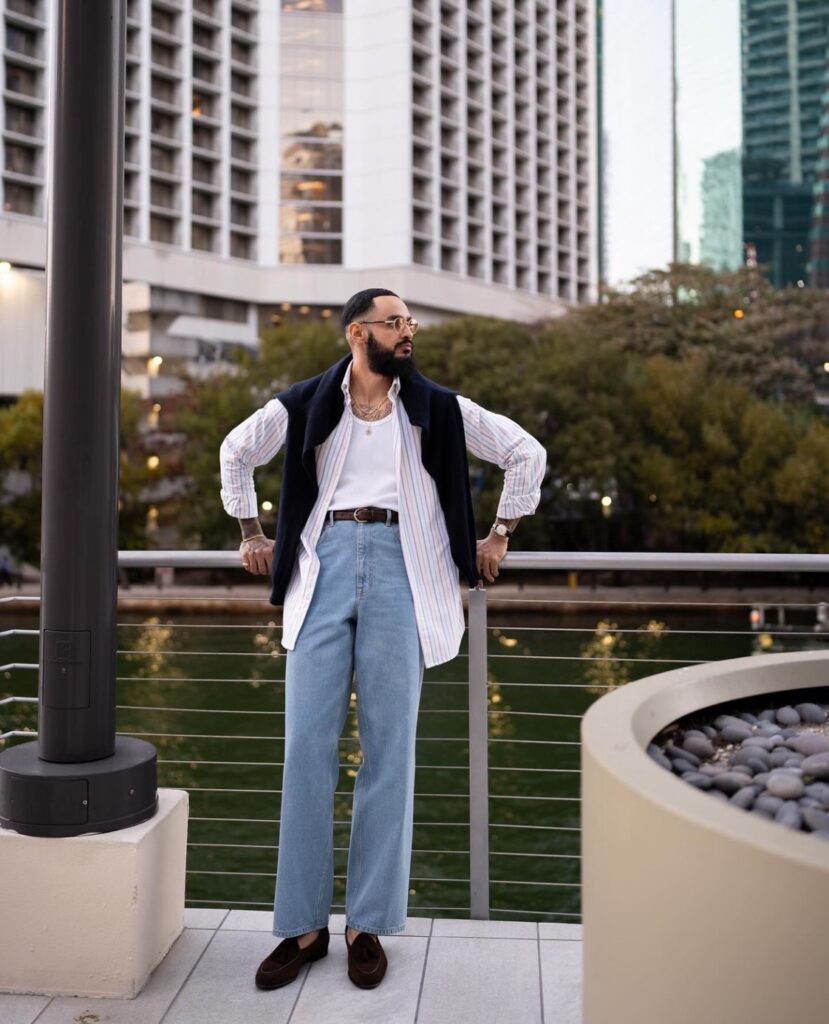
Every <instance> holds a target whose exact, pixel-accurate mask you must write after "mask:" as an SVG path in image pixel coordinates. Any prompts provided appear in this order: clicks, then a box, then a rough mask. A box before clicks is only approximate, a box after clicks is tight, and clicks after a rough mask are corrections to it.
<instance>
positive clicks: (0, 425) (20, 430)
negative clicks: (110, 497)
mask: <svg viewBox="0 0 829 1024" xmlns="http://www.w3.org/2000/svg"><path fill="white" fill-rule="evenodd" d="M140 418H141V400H140V397H139V396H138V395H136V394H135V393H133V392H130V391H122V392H121V422H120V436H119V460H120V464H119V515H118V545H119V548H121V549H124V550H126V549H129V548H144V547H146V546H147V545H146V521H147V509H148V507H149V501H148V500H147V498H146V494H145V491H146V488H147V485H148V483H149V482H150V476H149V474H148V471H147V468H146V462H145V458H144V455H143V449H142V441H141V436H140V433H139V430H138V424H139V421H140ZM42 451H43V393H42V392H40V391H35V390H29V391H24V392H23V394H21V395H20V397H19V398H18V400H17V401H16V402H15V403H14V404H13V405H8V406H5V407H4V408H2V409H0V542H1V543H3V544H5V545H6V546H7V547H8V548H9V550H10V552H11V554H12V556H13V557H14V558H15V559H17V560H18V561H21V562H28V563H30V564H32V565H39V564H40V524H41V501H42V482H43V458H42ZM78 486H79V487H80V486H83V481H78Z"/></svg>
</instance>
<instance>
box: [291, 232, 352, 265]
mask: <svg viewBox="0 0 829 1024" xmlns="http://www.w3.org/2000/svg"><path fill="white" fill-rule="evenodd" d="M279 258H280V260H281V262H282V263H342V260H343V243H342V239H341V238H307V237H304V236H302V235H283V236H282V240H281V243H280V246H279Z"/></svg>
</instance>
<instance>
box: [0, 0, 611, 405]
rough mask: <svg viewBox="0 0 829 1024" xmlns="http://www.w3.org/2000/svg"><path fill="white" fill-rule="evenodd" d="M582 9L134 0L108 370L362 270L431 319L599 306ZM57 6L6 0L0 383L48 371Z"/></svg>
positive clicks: (218, 341) (186, 345)
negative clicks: (118, 286) (119, 310)
mask: <svg viewBox="0 0 829 1024" xmlns="http://www.w3.org/2000/svg"><path fill="white" fill-rule="evenodd" d="M593 11H594V7H593V4H592V3H590V0H466V2H463V3H462V2H458V0H411V2H410V3H408V4H398V5H392V4H388V3H386V2H384V0H259V2H256V0H128V2H127V16H128V20H127V69H126V108H125V175H124V258H123V273H124V281H125V289H124V346H123V349H124V374H125V376H124V383H125V385H127V386H129V387H133V388H136V389H137V390H140V391H141V392H142V393H143V394H144V395H145V397H146V398H148V399H150V400H153V401H154V400H156V399H161V398H163V396H164V395H165V394H166V393H169V392H170V391H171V390H173V391H174V390H175V388H176V385H175V382H174V380H173V379H172V373H173V372H174V370H175V366H176V364H177V363H180V362H185V363H187V364H188V365H190V366H192V364H193V363H196V364H204V365H205V366H209V365H210V364H212V363H214V362H217V361H218V362H221V361H222V359H223V356H224V355H225V354H226V352H227V347H228V346H233V345H245V346H249V347H255V345H256V343H257V337H258V331H259V329H260V328H261V327H262V326H267V325H268V324H269V323H272V322H278V321H279V319H280V317H284V316H286V315H288V316H296V317H303V316H304V317H322V318H327V317H330V316H333V317H336V316H337V314H338V312H339V308H340V306H341V305H342V303H343V302H344V301H345V299H346V298H347V297H348V296H349V295H350V294H352V293H353V292H355V291H357V290H358V289H360V288H363V287H370V286H374V285H382V286H385V287H389V288H392V289H393V290H395V291H397V292H398V293H399V294H401V295H402V296H403V298H404V299H406V301H407V302H408V304H409V307H410V309H411V310H412V312H413V314H414V315H415V316H417V317H418V318H419V319H420V320H421V321H422V322H425V323H430V322H435V321H438V320H441V319H445V318H447V317H451V316H456V315H459V314H465V313H480V314H486V315H493V316H501V317H506V318H512V319H515V320H519V321H532V320H536V319H540V318H546V317H551V316H556V315H559V314H561V313H562V312H564V311H565V310H566V309H567V308H568V307H570V306H572V305H575V304H579V303H586V302H590V301H593V300H594V298H595V295H596V280H597V264H596V201H595V195H596V167H595V164H596V161H595V121H596V118H595V84H594V77H595V75H594V72H595V66H594V49H595V45H594V29H595V22H594V13H593ZM54 17H55V6H54V2H53V0H0V22H2V26H3V31H4V39H5V45H4V48H3V50H2V53H0V74H2V78H3V84H4V90H3V93H2V99H1V100H0V137H1V138H2V150H3V161H2V177H1V178H0V195H2V210H0V261H7V262H8V263H9V264H11V267H10V268H6V269H7V272H6V273H0V302H2V306H0V396H2V395H6V396H9V395H13V394H16V393H19V391H20V390H22V388H23V387H24V386H34V387H40V386H42V372H43V371H42V342H43V329H44V323H45V310H44V304H45V290H44V287H43V279H44V269H45V258H46V214H47V208H48V152H47V151H48V134H49V120H50V110H49V105H50V96H51V91H52V83H51V80H50V77H51V76H50V70H51V65H52V64H53V60H52V59H51V53H52V46H53V42H54V41H53V38H52V27H53V22H54ZM2 269H3V268H2V263H0V270H2ZM23 339H25V349H26V353H25V355H24V356H20V357H15V356H13V355H12V354H10V353H11V352H12V351H13V350H16V349H19V348H21V346H22V345H23V344H24V341H23ZM38 346H40V350H41V351H40V353H38V351H37V350H38ZM168 374H170V375H171V379H169V380H166V381H165V377H167V376H168ZM27 378H28V379H27Z"/></svg>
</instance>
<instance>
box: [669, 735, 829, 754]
mask: <svg viewBox="0 0 829 1024" xmlns="http://www.w3.org/2000/svg"><path fill="white" fill-rule="evenodd" d="M682 749H683V750H685V751H688V752H689V753H691V754H695V755H696V756H697V757H713V756H714V744H713V743H712V742H711V740H709V739H708V737H707V736H699V735H697V736H686V737H685V739H684V741H683V743H682ZM827 749H829V746H827ZM809 753H812V754H814V753H817V751H815V750H812V751H809Z"/></svg>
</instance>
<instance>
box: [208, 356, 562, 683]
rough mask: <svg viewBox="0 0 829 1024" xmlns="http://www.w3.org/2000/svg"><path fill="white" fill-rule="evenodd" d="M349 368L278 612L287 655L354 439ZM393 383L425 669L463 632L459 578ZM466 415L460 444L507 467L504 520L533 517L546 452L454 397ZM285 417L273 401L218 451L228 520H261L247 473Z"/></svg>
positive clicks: (500, 419) (273, 449)
mask: <svg viewBox="0 0 829 1024" xmlns="http://www.w3.org/2000/svg"><path fill="white" fill-rule="evenodd" d="M351 366H352V364H351V363H349V364H348V367H347V368H346V371H345V376H344V377H343V382H342V390H343V393H344V396H345V407H344V409H343V415H342V416H341V417H340V420H339V422H338V424H337V426H336V427H335V428H334V430H333V431H332V432H331V433H330V434H329V435H328V437H327V438H326V439H325V441H324V442H323V443H322V444H320V445H318V446H317V448H316V468H317V481H318V486H319V492H318V495H317V500H316V502H315V503H314V506H313V508H312V510H311V514H310V515H309V517H308V520H307V522H306V524H305V527H304V528H303V531H302V535H301V537H300V543H299V547H298V550H297V559H296V563H295V565H294V568H293V572H292V575H291V579H290V582H289V584H288V589H287V592H286V594H285V603H284V605H283V613H282V646H283V647H285V648H286V649H287V650H293V648H294V644H295V643H296V638H297V636H298V635H299V631H300V628H301V626H302V623H303V620H304V619H305V614H306V612H307V611H308V607H309V606H310V604H311V598H312V597H313V594H314V587H315V585H316V581H317V576H318V574H319V558H318V557H317V554H316V545H317V540H318V539H319V536H320V533H321V532H322V526H323V522H324V520H325V513H326V512H327V511H328V508H329V505H330V503H331V498H332V496H333V494H334V491H335V489H336V486H337V481H338V480H339V478H340V473H341V472H342V467H343V463H344V461H345V457H346V453H347V452H348V444H349V440H350V438H351V428H352V417H351V416H350V415H349V409H350V406H351V392H350V389H349V382H350V380H351ZM399 391H400V379H399V378H398V377H395V378H394V380H393V381H392V385H391V387H390V388H389V391H388V397H389V399H390V400H391V403H392V430H393V442H394V458H395V470H396V474H397V490H398V510H399V522H400V542H401V546H402V549H403V561H404V563H405V566H406V574H407V576H408V579H409V585H410V587H411V591H412V598H413V601H414V610H415V619H416V622H417V630H418V636H419V637H420V644H421V647H422V648H423V659H424V664H425V666H426V667H427V668H430V667H431V666H433V665H439V664H441V662H444V661H449V660H450V659H451V658H454V657H455V656H456V655H457V653H458V649H459V647H460V643H461V638H462V637H463V632H464V616H463V604H462V601H461V592H460V578H459V574H458V569H457V566H456V565H455V563H454V561H453V559H452V555H451V552H450V549H449V535H448V532H447V529H446V522H445V519H444V516H443V510H442V509H441V506H440V501H439V499H438V493H437V488H436V486H435V482H434V480H433V479H432V477H431V476H430V475H429V473H428V472H427V471H426V470H425V469H424V467H423V464H422V462H421V458H420V455H421V448H420V434H421V428H420V427H417V426H414V425H413V424H412V423H410V422H409V418H408V416H407V415H406V410H405V408H404V407H403V404H402V402H399V401H398V393H399ZM457 400H458V404H459V406H460V410H461V414H462V417H463V426H464V434H465V437H466V447H467V450H468V451H470V452H471V453H472V454H473V455H475V456H477V457H478V458H481V459H484V460H486V461H487V462H494V463H495V464H497V465H498V466H499V467H500V468H501V469H503V470H504V486H503V490H502V492H501V498H500V501H499V503H498V515H499V516H500V517H501V518H502V519H515V518H517V517H519V516H527V515H531V514H532V513H533V512H535V510H536V508H537V507H538V502H539V500H540V497H541V480H542V477H543V476H544V469H545V466H546V452H545V451H544V448H543V447H542V445H540V444H539V443H538V441H536V440H535V438H533V437H532V436H531V435H530V434H528V433H527V431H526V430H524V429H523V428H522V427H520V426H519V425H518V424H517V423H515V422H514V421H513V420H511V419H509V418H508V417H506V416H501V415H499V414H498V413H494V412H490V411H489V410H488V409H484V408H483V407H482V406H480V405H477V404H476V403H475V402H473V401H471V400H470V399H468V398H465V397H464V396H463V395H458V396H457ZM287 431H288V411H287V409H286V408H285V406H284V405H283V404H282V403H281V402H280V401H279V399H278V398H272V399H271V400H270V401H269V402H267V403H266V404H265V405H264V406H262V408H261V409H258V410H257V411H256V412H254V413H253V414H252V415H251V416H249V417H248V418H247V419H246V420H243V421H242V422H241V423H240V424H239V425H238V426H236V427H234V428H233V430H231V431H230V433H229V434H228V435H227V437H226V438H225V439H224V441H223V442H222V446H221V449H220V463H221V478H222V489H221V498H222V504H223V506H224V509H225V511H226V512H227V513H228V515H231V516H235V517H236V518H238V519H252V518H253V517H254V516H257V515H258V506H257V498H256V489H255V486H254V481H253V471H254V468H255V467H256V466H262V465H264V464H265V463H267V462H270V460H271V459H272V458H273V457H274V456H275V455H276V453H277V452H278V451H279V449H280V448H281V447H282V445H283V444H284V443H285V437H286V434H287Z"/></svg>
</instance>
